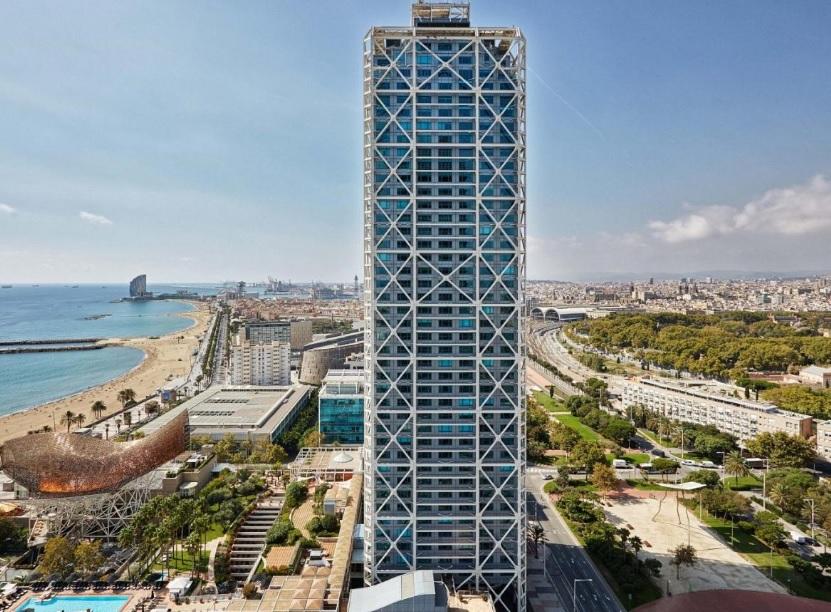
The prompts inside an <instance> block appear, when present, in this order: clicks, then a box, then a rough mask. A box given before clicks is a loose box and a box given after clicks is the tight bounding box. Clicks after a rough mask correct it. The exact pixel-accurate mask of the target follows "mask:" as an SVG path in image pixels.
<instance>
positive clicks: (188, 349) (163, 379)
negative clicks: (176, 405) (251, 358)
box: [0, 302, 211, 443]
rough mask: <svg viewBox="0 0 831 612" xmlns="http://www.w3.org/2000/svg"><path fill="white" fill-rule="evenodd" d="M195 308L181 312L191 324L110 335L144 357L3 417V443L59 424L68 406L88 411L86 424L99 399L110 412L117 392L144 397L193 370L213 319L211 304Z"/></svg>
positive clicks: (117, 405)
mask: <svg viewBox="0 0 831 612" xmlns="http://www.w3.org/2000/svg"><path fill="white" fill-rule="evenodd" d="M193 304H194V307H195V310H192V311H189V312H183V313H181V314H180V316H182V317H185V318H188V319H191V320H193V321H194V323H193V325H191V326H190V327H189V328H187V329H184V330H180V331H177V332H175V333H172V334H169V335H167V336H161V337H159V338H155V339H151V338H129V339H125V340H118V339H109V340H105V341H103V342H104V343H106V344H113V345H121V346H131V347H133V348H137V349H140V350H142V351H144V354H145V358H144V360H143V361H142V362H141V364H139V365H138V366H137V367H136V368H134V369H133V370H131V371H129V372H127V373H126V374H123V375H122V376H119V377H118V378H115V379H113V380H110V381H109V382H106V383H104V384H103V385H99V386H97V387H93V388H91V389H87V390H86V391H81V392H80V393H76V394H75V395H70V396H68V397H64V398H62V399H59V400H55V401H54V402H49V403H48V404H43V405H41V406H37V407H35V408H29V409H26V410H23V411H21V412H16V413H14V414H9V415H6V416H3V417H0V443H2V442H5V441H6V440H10V439H12V438H17V437H19V436H23V435H25V434H26V433H27V432H29V431H31V430H33V429H39V428H41V427H43V426H44V425H49V426H50V427H51V426H52V425H53V423H57V425H58V429H59V430H60V429H61V428H62V426H61V425H60V420H61V415H62V414H64V413H65V412H66V411H67V410H71V411H72V412H74V413H75V414H79V413H83V414H85V415H86V424H87V425H88V424H90V423H92V422H93V421H94V420H95V418H94V417H93V415H92V411H91V410H90V408H91V407H92V404H93V403H94V402H96V401H98V400H101V401H103V402H104V404H106V405H107V408H108V410H107V412H105V413H104V416H105V417H106V416H107V415H111V414H112V413H113V412H115V411H116V410H118V409H120V408H121V402H119V401H118V392H119V391H121V390H122V389H128V388H129V389H132V390H133V391H135V392H136V399H140V398H144V397H146V396H148V395H151V394H152V393H155V392H156V390H157V389H159V388H160V387H163V386H164V385H165V383H167V382H168V381H169V380H172V379H174V378H178V377H180V376H184V375H185V374H187V373H188V371H189V370H190V359H191V354H192V353H193V351H194V350H195V349H196V347H197V345H198V343H199V340H198V338H199V336H201V335H202V334H204V333H205V331H206V329H207V327H208V324H209V322H210V320H211V314H210V312H209V311H208V306H207V305H206V304H204V303H201V302H193Z"/></svg>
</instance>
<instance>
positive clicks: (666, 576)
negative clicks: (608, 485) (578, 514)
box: [604, 489, 785, 594]
mask: <svg viewBox="0 0 831 612" xmlns="http://www.w3.org/2000/svg"><path fill="white" fill-rule="evenodd" d="M604 510H605V512H606V516H607V518H608V519H609V521H610V522H611V523H612V524H614V525H615V526H617V527H626V528H627V529H629V530H630V531H631V532H632V535H637V536H639V537H640V538H641V540H643V541H644V547H643V549H642V550H641V552H640V555H639V556H640V557H641V558H643V557H645V556H646V557H653V558H656V559H658V560H659V561H661V563H662V564H663V569H662V571H661V578H660V579H658V580H656V583H657V584H658V586H660V587H661V590H662V591H663V592H664V594H667V592H668V591H669V592H671V593H686V592H691V591H706V590H714V589H741V590H748V591H761V592H768V593H784V592H785V589H784V588H783V587H782V586H781V585H779V584H777V583H776V582H774V581H772V580H770V579H769V578H768V577H767V576H765V575H764V574H762V572H760V571H759V570H758V569H756V567H755V566H754V565H752V564H751V563H750V562H749V561H747V560H746V559H745V558H744V557H742V556H741V555H740V554H739V553H737V552H735V551H733V550H732V549H731V548H730V547H729V546H728V545H727V544H726V543H725V542H723V541H722V540H721V539H720V538H719V537H718V536H717V535H716V534H715V533H714V532H713V531H712V530H710V529H709V528H708V527H707V526H706V525H704V524H703V523H701V522H699V520H698V516H697V515H696V513H695V512H692V511H689V510H687V508H686V507H685V506H683V505H681V504H678V503H676V499H675V493H674V492H670V491H666V492H662V491H655V492H644V491H634V490H632V489H624V490H623V491H622V492H621V493H619V494H618V495H616V496H613V497H612V498H611V499H610V501H609V502H608V503H607V504H606V506H605V507H604ZM688 542H689V543H690V544H691V545H692V546H693V547H695V549H696V552H697V553H698V557H699V562H698V563H697V564H696V565H695V566H693V567H687V566H684V567H682V568H681V571H680V579H678V578H676V568H675V566H672V565H670V563H669V561H670V559H671V558H672V553H671V552H670V551H671V550H672V549H674V548H675V547H677V546H678V545H679V544H687V543H688Z"/></svg>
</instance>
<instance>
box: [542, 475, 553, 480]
mask: <svg viewBox="0 0 831 612" xmlns="http://www.w3.org/2000/svg"><path fill="white" fill-rule="evenodd" d="M542 479H543V480H554V476H553V475H552V474H546V475H545V476H543V477H542Z"/></svg>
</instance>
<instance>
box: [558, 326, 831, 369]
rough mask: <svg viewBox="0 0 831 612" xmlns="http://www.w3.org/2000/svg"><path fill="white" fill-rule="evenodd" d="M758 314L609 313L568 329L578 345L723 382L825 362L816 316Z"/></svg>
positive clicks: (827, 344)
mask: <svg viewBox="0 0 831 612" xmlns="http://www.w3.org/2000/svg"><path fill="white" fill-rule="evenodd" d="M768 316H769V315H768V313H763V312H724V313H718V314H713V315H698V314H694V315H692V314H691V315H688V314H679V313H649V314H646V313H639V314H624V313H621V314H612V315H610V316H608V317H605V318H602V319H587V320H585V321H579V322H577V323H574V324H572V325H571V327H570V329H572V330H574V331H575V332H577V333H578V334H579V339H580V341H582V342H588V343H589V344H591V345H592V346H594V347H596V348H599V349H601V350H604V351H620V350H628V351H629V352H631V353H633V354H635V355H636V356H637V357H639V358H640V359H641V360H643V361H644V362H648V363H654V364H656V365H658V366H660V367H664V368H671V369H676V370H684V371H687V372H692V373H694V374H700V375H705V376H712V377H716V378H722V379H726V378H729V377H738V376H740V375H742V374H743V373H744V372H747V371H750V370H758V371H780V372H782V371H786V370H787V369H788V368H789V367H790V366H799V365H807V364H812V363H829V362H831V338H825V337H823V336H821V335H820V334H819V331H818V327H819V324H818V320H819V316H818V315H817V316H814V314H812V313H803V314H801V315H800V316H801V318H802V319H803V321H802V323H803V324H802V326H800V327H791V326H790V325H785V324H780V323H774V322H773V321H771V320H770V319H769V318H768Z"/></svg>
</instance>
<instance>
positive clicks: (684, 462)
mask: <svg viewBox="0 0 831 612" xmlns="http://www.w3.org/2000/svg"><path fill="white" fill-rule="evenodd" d="M681 465H686V466H687V467H698V464H697V463H696V462H695V461H693V460H692V459H682V460H681Z"/></svg>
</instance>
